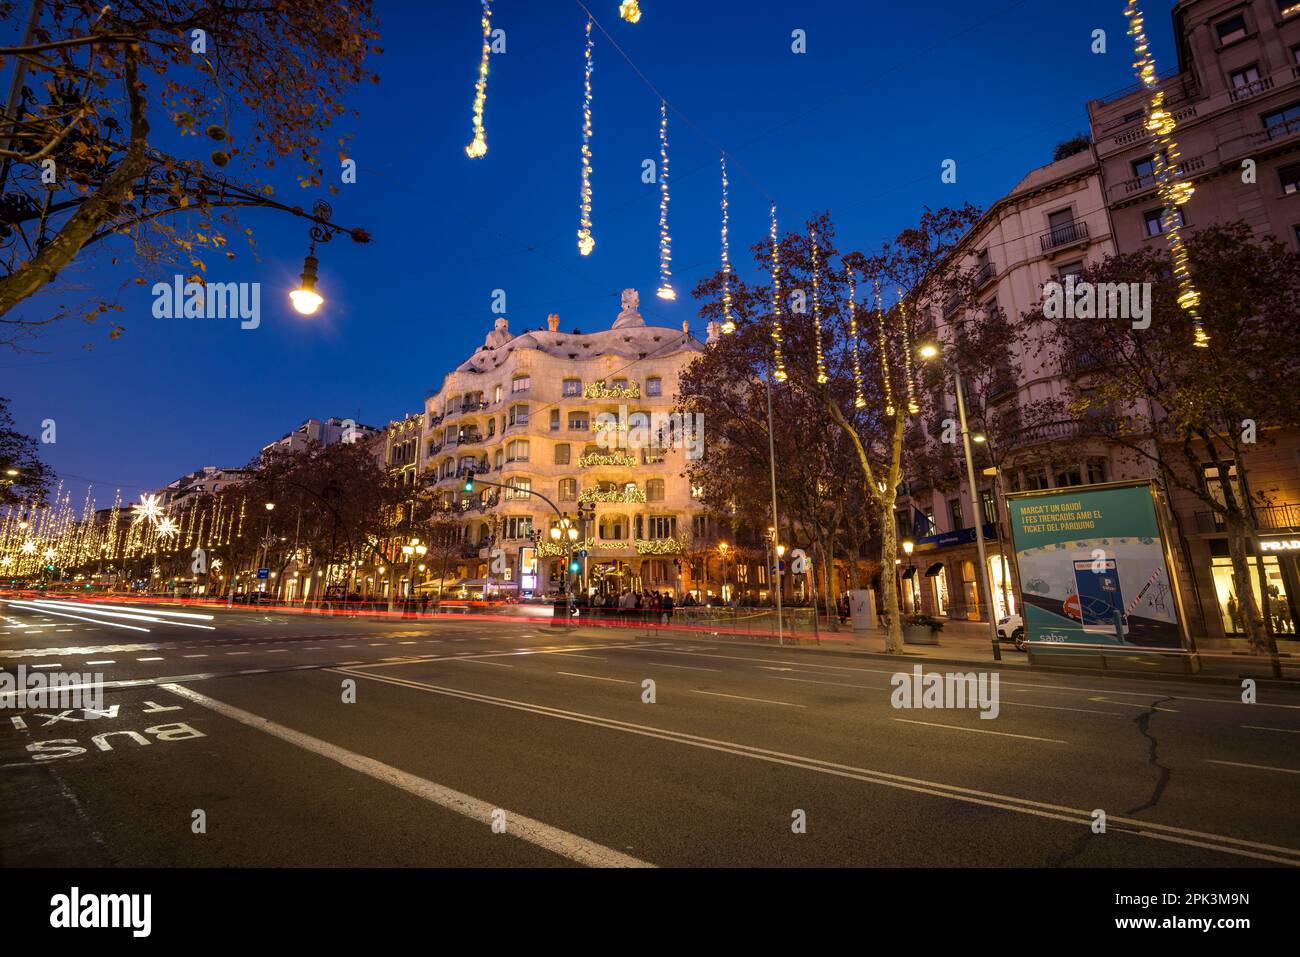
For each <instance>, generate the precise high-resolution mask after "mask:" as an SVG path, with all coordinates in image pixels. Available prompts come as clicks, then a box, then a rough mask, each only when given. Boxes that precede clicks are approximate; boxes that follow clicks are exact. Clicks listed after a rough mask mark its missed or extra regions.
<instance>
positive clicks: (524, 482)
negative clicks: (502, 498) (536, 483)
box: [506, 478, 533, 498]
mask: <svg viewBox="0 0 1300 957" xmlns="http://www.w3.org/2000/svg"><path fill="white" fill-rule="evenodd" d="M532 489H533V483H532V480H531V479H526V478H517V479H511V480H510V481H509V482H507V483H506V498H528V493H529V492H531V491H532Z"/></svg>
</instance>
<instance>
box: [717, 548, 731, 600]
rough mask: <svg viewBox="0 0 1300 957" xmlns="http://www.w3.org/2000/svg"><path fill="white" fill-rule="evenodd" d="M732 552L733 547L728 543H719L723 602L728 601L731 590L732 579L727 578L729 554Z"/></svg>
mask: <svg viewBox="0 0 1300 957" xmlns="http://www.w3.org/2000/svg"><path fill="white" fill-rule="evenodd" d="M729 551H731V546H730V545H728V544H727V543H726V542H718V553H719V554H721V555H722V600H723V601H724V602H726V601H727V600H728V597H729V596H728V595H727V592H728V591H730V589H731V582H730V579H729V578H728V577H727V553H728V552H729Z"/></svg>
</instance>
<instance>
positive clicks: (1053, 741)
mask: <svg viewBox="0 0 1300 957" xmlns="http://www.w3.org/2000/svg"><path fill="white" fill-rule="evenodd" d="M893 720H895V721H901V722H902V723H903V724H923V725H925V726H926V727H928V728H947V729H948V730H949V731H969V732H971V733H972V734H996V735H997V736H998V737H1000V738H1024V739H1025V740H1026V741H1047V742H1049V743H1051V744H1069V743H1070V742H1069V741H1062V740H1061V739H1060V738H1038V737H1035V736H1034V735H1032V734H1012V733H1011V732H1010V731H987V730H985V729H984V728H964V727H962V726H961V725H959V724H939V723H938V722H936V721H916V720H914V719H912V718H894V719H893Z"/></svg>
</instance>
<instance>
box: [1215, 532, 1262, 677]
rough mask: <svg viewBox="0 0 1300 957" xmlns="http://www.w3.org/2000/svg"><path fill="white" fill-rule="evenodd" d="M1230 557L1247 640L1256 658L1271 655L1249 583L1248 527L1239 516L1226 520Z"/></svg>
mask: <svg viewBox="0 0 1300 957" xmlns="http://www.w3.org/2000/svg"><path fill="white" fill-rule="evenodd" d="M1225 525H1226V527H1227V532H1228V556H1229V558H1231V560H1232V586H1233V588H1235V589H1236V590H1237V605H1238V607H1240V608H1241V618H1242V624H1243V625H1244V627H1245V631H1246V640H1247V641H1248V642H1249V643H1250V650H1251V651H1253V652H1254V653H1255V654H1267V653H1268V636H1267V635H1266V634H1265V631H1264V620H1263V618H1262V617H1260V612H1259V605H1257V604H1256V603H1255V590H1254V588H1252V587H1251V582H1250V562H1249V561H1248V559H1247V557H1246V523H1245V522H1244V521H1243V520H1242V518H1241V516H1240V515H1239V514H1235V513H1233V514H1229V515H1228V516H1226V521H1225Z"/></svg>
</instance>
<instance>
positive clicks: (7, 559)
mask: <svg viewBox="0 0 1300 957" xmlns="http://www.w3.org/2000/svg"><path fill="white" fill-rule="evenodd" d="M13 563H14V557H13V556H12V555H5V556H3V557H0V568H8V567H9V566H10V565H12V564H13Z"/></svg>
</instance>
